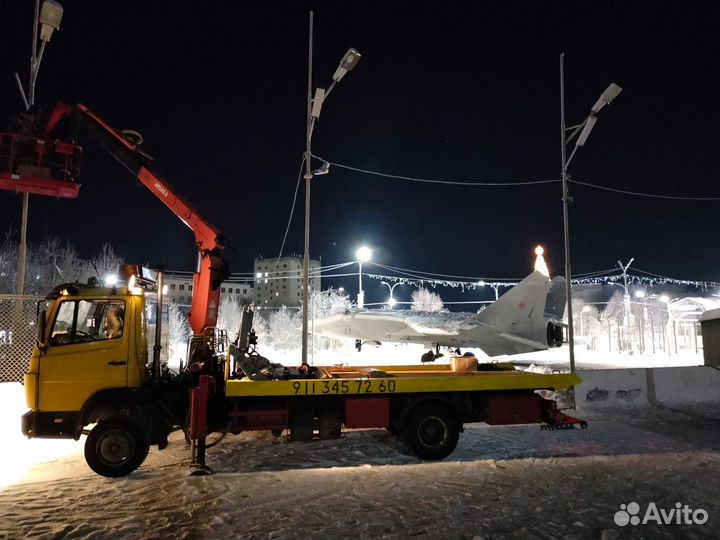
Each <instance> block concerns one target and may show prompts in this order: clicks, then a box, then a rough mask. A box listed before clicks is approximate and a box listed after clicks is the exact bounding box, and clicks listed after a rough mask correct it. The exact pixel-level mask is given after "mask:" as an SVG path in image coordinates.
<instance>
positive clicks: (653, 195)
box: [568, 180, 720, 201]
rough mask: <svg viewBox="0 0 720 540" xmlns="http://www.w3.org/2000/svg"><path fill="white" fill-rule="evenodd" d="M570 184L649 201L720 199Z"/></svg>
mask: <svg viewBox="0 0 720 540" xmlns="http://www.w3.org/2000/svg"><path fill="white" fill-rule="evenodd" d="M568 182H570V183H572V184H578V185H580V186H585V187H589V188H593V189H601V190H603V191H612V192H613V193H621V194H623V195H633V196H635V197H647V198H650V199H667V200H671V201H720V197H681V196H676V195H658V194H657V193H641V192H639V191H628V190H625V189H617V188H611V187H606V186H598V185H597V184H591V183H589V182H581V181H580V180H568Z"/></svg>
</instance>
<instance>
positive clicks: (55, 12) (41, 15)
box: [15, 0, 63, 295]
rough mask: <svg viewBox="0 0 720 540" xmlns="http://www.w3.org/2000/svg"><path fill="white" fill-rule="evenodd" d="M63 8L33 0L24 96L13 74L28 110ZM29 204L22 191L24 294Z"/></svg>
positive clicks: (19, 289) (20, 275)
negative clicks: (39, 25) (44, 57)
mask: <svg viewBox="0 0 720 540" xmlns="http://www.w3.org/2000/svg"><path fill="white" fill-rule="evenodd" d="M62 14H63V8H62V6H61V5H60V4H58V3H57V2H55V1H54V0H45V2H43V6H42V12H41V11H40V0H35V11H34V14H33V38H32V55H31V56H30V81H29V84H28V94H27V97H26V96H25V91H24V90H23V86H22V83H21V82H20V76H19V75H18V74H17V73H16V74H15V81H16V82H17V85H18V88H19V89H20V95H21V96H22V99H23V103H24V104H25V109H26V110H27V111H30V109H31V107H32V106H33V105H35V83H36V81H37V76H38V71H39V70H40V62H42V58H43V54H44V53H45V45H47V42H48V41H50V37H51V36H52V33H53V31H54V30H57V29H59V28H60V21H61V19H62ZM38 23H41V24H42V29H41V32H40V52H39V53H38V50H37V43H38ZM29 204H30V194H29V193H28V192H24V193H23V205H22V221H21V225H20V247H19V249H18V272H17V283H16V293H17V294H18V295H22V294H25V259H26V258H27V222H28V206H29Z"/></svg>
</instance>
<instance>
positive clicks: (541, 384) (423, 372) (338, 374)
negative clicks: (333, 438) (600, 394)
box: [225, 364, 581, 397]
mask: <svg viewBox="0 0 720 540" xmlns="http://www.w3.org/2000/svg"><path fill="white" fill-rule="evenodd" d="M317 370H318V372H319V374H320V378H314V379H290V380H275V381H253V380H250V379H241V380H228V381H226V389H225V395H226V396H228V397H260V396H266V397H273V396H338V395H347V396H369V395H388V394H417V393H424V392H483V391H502V390H562V389H565V388H570V387H571V386H575V385H576V384H578V383H580V382H581V379H580V377H578V376H577V375H576V374H574V373H558V374H542V373H529V372H527V371H518V370H507V371H505V370H499V371H453V370H452V369H451V366H450V365H449V364H435V365H429V366H428V365H414V366H322V367H318V368H317Z"/></svg>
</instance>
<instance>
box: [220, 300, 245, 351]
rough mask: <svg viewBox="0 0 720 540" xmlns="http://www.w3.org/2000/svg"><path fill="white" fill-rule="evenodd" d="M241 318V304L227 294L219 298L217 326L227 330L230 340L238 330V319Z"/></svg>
mask: <svg viewBox="0 0 720 540" xmlns="http://www.w3.org/2000/svg"><path fill="white" fill-rule="evenodd" d="M241 319H242V306H241V305H240V304H239V303H238V302H237V301H236V300H233V299H232V298H231V297H229V296H225V297H222V298H221V299H220V309H219V310H218V318H217V328H218V329H219V330H225V332H227V335H228V338H230V341H234V340H235V338H236V337H237V334H238V332H239V331H240V320H241Z"/></svg>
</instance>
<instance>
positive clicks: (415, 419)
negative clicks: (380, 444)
mask: <svg viewBox="0 0 720 540" xmlns="http://www.w3.org/2000/svg"><path fill="white" fill-rule="evenodd" d="M403 438H404V439H405V444H407V445H408V446H409V447H410V450H412V451H413V452H414V453H415V454H416V455H417V456H418V457H420V458H421V459H428V460H433V459H443V458H445V457H447V456H449V455H450V454H451V453H452V451H453V450H455V447H456V446H457V443H458V439H459V438H460V422H459V420H458V418H457V415H456V414H455V413H454V412H453V410H452V409H451V408H450V407H448V406H447V405H445V404H443V403H427V404H424V405H419V406H418V407H417V408H416V409H415V410H413V411H412V412H411V413H410V416H409V418H408V421H407V423H406V424H405V429H404V430H403Z"/></svg>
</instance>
